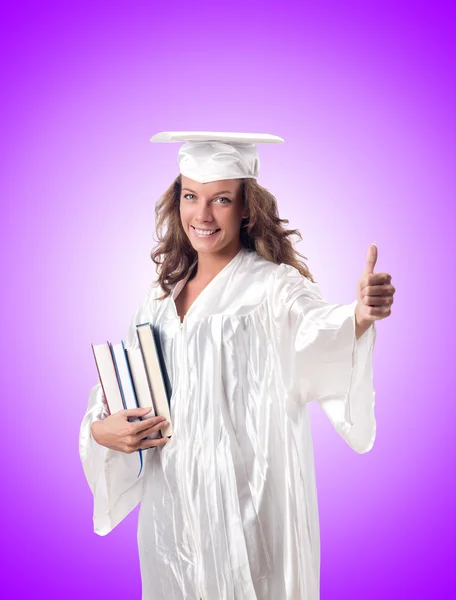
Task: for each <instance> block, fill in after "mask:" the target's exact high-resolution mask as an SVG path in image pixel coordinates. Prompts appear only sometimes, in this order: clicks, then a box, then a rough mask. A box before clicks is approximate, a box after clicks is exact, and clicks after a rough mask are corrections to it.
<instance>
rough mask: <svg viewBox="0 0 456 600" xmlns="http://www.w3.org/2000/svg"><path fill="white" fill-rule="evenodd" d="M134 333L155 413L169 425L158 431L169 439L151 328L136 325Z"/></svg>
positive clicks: (165, 399)
mask: <svg viewBox="0 0 456 600" xmlns="http://www.w3.org/2000/svg"><path fill="white" fill-rule="evenodd" d="M136 332H137V334H138V340H139V347H140V348H141V352H142V356H143V359H144V365H145V367H146V372H147V378H148V381H149V388H150V390H151V392H152V399H153V402H154V406H155V413H156V414H157V415H159V416H160V417H165V419H166V420H167V421H168V423H169V425H168V426H167V427H164V428H163V429H161V430H160V431H161V432H162V435H163V437H169V436H171V435H172V433H173V430H172V424H171V415H170V412H169V403H168V394H167V392H166V387H165V381H164V379H163V374H162V370H161V366H160V360H159V356H158V352H157V346H156V344H155V340H154V335H153V331H152V327H151V325H150V323H141V324H140V325H136Z"/></svg>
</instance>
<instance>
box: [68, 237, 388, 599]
mask: <svg viewBox="0 0 456 600" xmlns="http://www.w3.org/2000/svg"><path fill="white" fill-rule="evenodd" d="M190 272H191V270H190V271H189V273H188V274H187V276H186V278H185V279H184V280H182V281H181V282H179V283H178V284H177V285H176V286H175V287H174V290H173V294H172V296H171V297H169V298H167V299H166V300H157V297H158V296H160V295H161V293H162V291H161V289H159V288H158V286H157V285H156V284H152V285H151V287H150V289H149V291H148V293H147V294H146V296H145V298H144V302H143V304H142V306H141V307H140V308H139V309H138V310H137V311H136V313H135V315H134V316H133V319H132V322H131V325H130V329H129V331H128V335H127V338H126V339H125V340H124V342H125V344H126V346H127V348H128V347H130V348H131V347H136V346H137V345H138V341H137V337H136V332H135V325H136V324H138V323H143V322H146V321H150V322H151V323H153V324H154V325H155V326H156V327H157V328H158V331H159V333H160V338H161V343H162V347H163V353H164V359H165V363H166V366H167V371H168V375H169V379H170V382H171V385H172V396H171V400H170V405H171V418H172V421H173V427H174V435H173V436H172V438H171V439H170V441H169V442H168V443H167V444H166V445H165V446H164V447H163V448H160V449H149V450H147V451H145V452H144V468H143V471H142V473H141V475H140V476H139V477H138V472H139V454H138V453H137V452H135V453H133V454H124V453H122V452H117V451H113V450H109V449H107V448H105V447H102V446H100V445H99V444H97V443H96V442H95V441H94V440H93V439H92V438H91V434H90V424H91V422H92V421H93V420H94V419H103V418H104V417H106V415H107V409H106V403H105V399H104V396H103V392H102V390H101V386H100V384H99V383H98V384H97V385H95V386H94V387H93V388H92V390H91V392H90V398H89V406H88V410H87V413H86V415H85V417H84V419H83V422H82V425H81V430H80V446H79V447H80V456H81V460H82V464H83V467H84V472H85V475H86V478H87V480H88V483H89V485H90V487H91V490H92V492H93V494H94V514H93V520H94V530H95V532H96V533H98V534H99V535H106V534H107V533H109V532H110V531H111V530H112V529H113V528H114V527H116V525H117V524H118V523H119V522H120V521H122V519H124V518H125V517H126V516H127V515H128V514H129V513H130V511H131V510H132V509H133V508H134V507H135V506H137V505H138V503H140V502H141V508H140V512H139V520H138V548H139V556H140V567H141V577H142V585H143V595H142V598H143V600H182V599H187V598H188V599H191V600H194V599H195V598H203V599H204V600H253V599H258V600H318V599H319V587H320V586H319V578H320V532H319V519H318V504H317V490H316V481H315V472H314V457H313V449H312V437H311V430H310V425H309V415H308V410H307V404H308V403H309V402H311V401H316V402H318V403H319V405H320V406H321V408H322V409H323V411H324V412H325V414H326V415H327V416H328V418H329V419H330V421H331V423H332V424H333V426H334V428H335V430H336V431H337V432H338V433H339V435H340V436H341V437H342V438H343V439H344V440H345V441H346V442H347V444H349V445H350V447H351V448H353V450H355V452H358V453H364V452H367V451H368V450H370V449H371V448H372V446H373V443H374V439H375V432H376V423H375V414H374V404H375V392H374V388H373V373H372V354H373V348H374V342H375V337H376V330H375V325H371V327H369V329H368V330H367V331H366V332H365V333H364V335H363V336H361V337H360V339H359V340H356V336H355V316H354V315H355V312H354V311H355V306H356V302H353V303H352V304H350V305H343V304H329V303H327V302H326V301H325V300H324V299H323V298H322V296H321V294H320V291H319V286H318V285H317V284H315V283H312V282H311V281H309V280H308V279H306V278H305V277H303V276H301V275H300V274H299V272H298V271H297V270H296V269H295V268H293V267H290V266H288V265H284V264H282V265H276V264H273V263H271V262H269V261H267V260H265V259H264V258H262V257H261V256H260V255H259V254H257V253H256V252H254V251H250V250H247V249H242V250H241V251H240V252H239V253H238V254H237V255H236V256H235V257H234V258H233V259H232V260H231V262H230V263H229V264H228V265H226V266H225V268H224V269H223V270H222V271H221V272H220V273H219V274H218V275H217V276H216V277H215V279H213V280H212V281H211V283H210V284H209V285H208V286H207V287H206V288H205V289H204V290H203V291H202V293H201V294H200V296H199V297H198V298H197V299H196V300H195V302H194V303H193V305H192V306H191V308H190V309H189V311H188V313H187V315H186V317H185V319H184V322H183V324H181V323H180V319H179V317H178V315H177V312H176V307H175V303H174V300H175V298H176V297H177V294H178V293H179V292H180V290H181V289H182V288H183V286H184V284H185V282H186V280H187V278H188V277H189V275H190Z"/></svg>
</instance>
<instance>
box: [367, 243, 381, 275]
mask: <svg viewBox="0 0 456 600" xmlns="http://www.w3.org/2000/svg"><path fill="white" fill-rule="evenodd" d="M377 258H378V248H377V246H376V244H371V245H370V246H369V250H368V251H367V258H366V266H365V267H364V274H365V275H370V274H372V273H373V272H374V268H375V263H376V262H377Z"/></svg>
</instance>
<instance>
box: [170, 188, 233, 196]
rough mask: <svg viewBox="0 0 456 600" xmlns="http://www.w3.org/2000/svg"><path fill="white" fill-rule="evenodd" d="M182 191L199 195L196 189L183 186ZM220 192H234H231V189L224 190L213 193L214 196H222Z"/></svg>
mask: <svg viewBox="0 0 456 600" xmlns="http://www.w3.org/2000/svg"><path fill="white" fill-rule="evenodd" d="M182 191H183V192H184V191H186V192H191V193H192V194H196V195H198V194H197V193H196V192H195V190H191V189H190V188H182ZM220 194H233V192H230V190H223V191H221V192H215V194H212V196H220Z"/></svg>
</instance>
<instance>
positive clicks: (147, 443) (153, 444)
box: [137, 437, 169, 450]
mask: <svg viewBox="0 0 456 600" xmlns="http://www.w3.org/2000/svg"><path fill="white" fill-rule="evenodd" d="M168 442H169V438H168V437H165V438H157V439H156V440H142V441H141V442H140V443H139V444H138V446H137V449H138V450H147V448H160V447H161V446H165V445H166V444H167V443H168Z"/></svg>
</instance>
